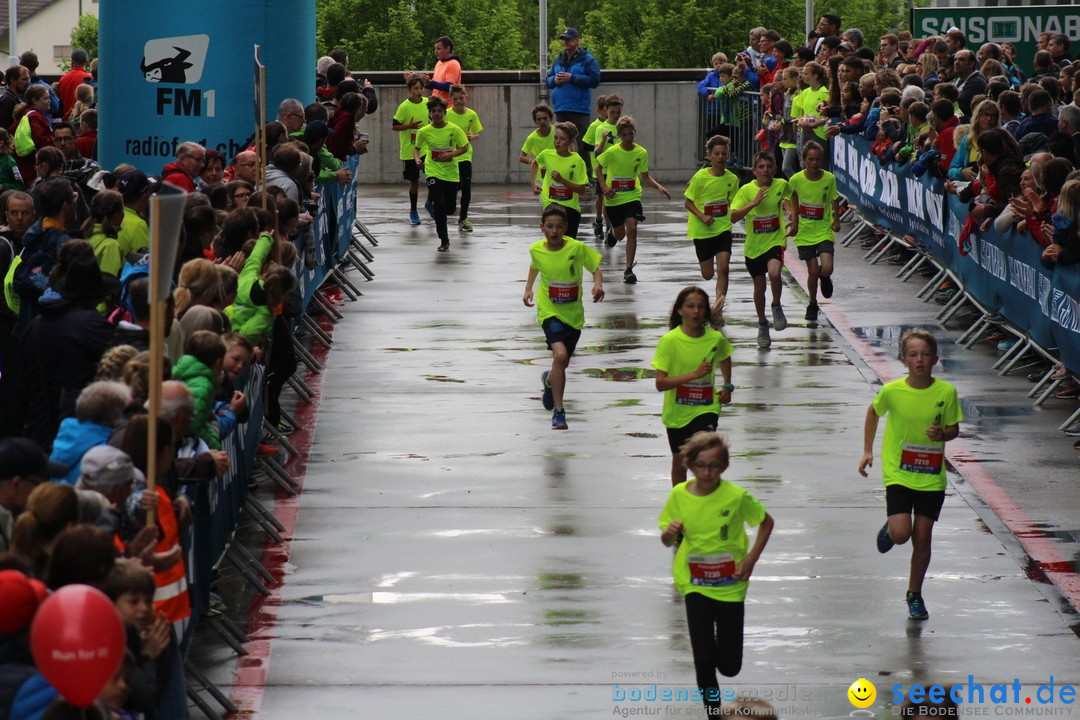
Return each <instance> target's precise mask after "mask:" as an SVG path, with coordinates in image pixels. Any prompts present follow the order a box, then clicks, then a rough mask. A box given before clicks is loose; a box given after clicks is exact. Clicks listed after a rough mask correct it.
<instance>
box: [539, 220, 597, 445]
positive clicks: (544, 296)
mask: <svg viewBox="0 0 1080 720" xmlns="http://www.w3.org/2000/svg"><path fill="white" fill-rule="evenodd" d="M540 229H541V230H542V231H543V232H544V239H543V240H537V241H536V242H535V243H533V244H532V247H530V248H529V255H530V257H531V258H532V261H531V263H530V264H529V277H528V278H527V279H526V280H525V295H524V297H522V301H523V302H524V303H525V306H526V307H532V306H533V300H534V297H533V283H534V282H536V277H537V276H538V275H539V276H540V295H539V296H537V297H536V298H535V300H536V303H535V304H536V316H537V319H538V320H539V321H540V327H542V328H543V329H544V337H545V339H546V340H547V346H548V347H549V348H550V349H551V370H545V371H544V372H543V374H542V375H541V376H540V378H541V381H542V382H543V390H544V398H543V402H544V409H545V410H552V411H553V413H552V415H551V429H552V430H565V429H566V428H567V425H566V410H565V409H564V408H563V391H564V390H565V389H566V368H567V366H568V365H569V364H570V358H571V356H573V354H574V348H576V347H577V343H578V338H580V337H581V328H582V326H584V325H585V308H584V307H583V305H582V303H581V272H582V270H586V271H588V272H590V273H592V276H593V287H592V298H593V302H600V301H601V300H603V299H604V277H603V274H602V273H601V272H600V260H601V259H602V258H601V257H600V253H598V252H596V251H595V250H593V249H592V248H591V247H588V246H587V245H585V244H584V243H582V242H580V241H578V240H575V239H573V238H568V237H566V210H565V209H564V208H563V206H562V205H556V204H551V205H548V206H547V207H546V208H544V213H543V215H542V216H541V218H540Z"/></svg>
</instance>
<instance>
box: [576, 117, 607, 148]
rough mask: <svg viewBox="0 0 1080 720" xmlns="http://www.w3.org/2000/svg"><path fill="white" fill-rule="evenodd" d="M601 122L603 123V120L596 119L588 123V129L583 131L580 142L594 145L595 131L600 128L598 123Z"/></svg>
mask: <svg viewBox="0 0 1080 720" xmlns="http://www.w3.org/2000/svg"><path fill="white" fill-rule="evenodd" d="M602 122H604V118H596V119H595V120H593V121H592V122H591V123H589V127H587V128H586V129H585V137H583V138H581V141H582V142H583V143H585V144H586V145H595V144H596V129H597V128H598V127H600V123H602Z"/></svg>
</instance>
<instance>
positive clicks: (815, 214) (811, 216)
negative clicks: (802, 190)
mask: <svg viewBox="0 0 1080 720" xmlns="http://www.w3.org/2000/svg"><path fill="white" fill-rule="evenodd" d="M799 217H800V218H802V219H803V220H824V219H825V206H824V205H814V204H812V203H803V202H801V203H799Z"/></svg>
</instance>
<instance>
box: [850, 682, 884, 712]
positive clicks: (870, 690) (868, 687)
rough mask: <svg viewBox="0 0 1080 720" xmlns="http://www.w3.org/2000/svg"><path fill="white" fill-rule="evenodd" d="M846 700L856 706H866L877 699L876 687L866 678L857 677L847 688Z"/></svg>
mask: <svg viewBox="0 0 1080 720" xmlns="http://www.w3.org/2000/svg"><path fill="white" fill-rule="evenodd" d="M847 697H848V700H850V701H851V704H852V705H854V706H855V707H857V708H868V707H870V706H871V705H873V704H874V700H875V699H877V688H875V687H874V684H873V683H871V682H870V681H869V680H867V679H866V678H859V679H858V680H856V681H855V682H853V683H851V687H849V688H848V689H847Z"/></svg>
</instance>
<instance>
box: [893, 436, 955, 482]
mask: <svg viewBox="0 0 1080 720" xmlns="http://www.w3.org/2000/svg"><path fill="white" fill-rule="evenodd" d="M944 457H945V450H944V448H941V447H938V446H937V445H916V444H914V443H905V444H904V447H903V448H902V449H901V450H900V469H901V470H907V471H908V472H913V473H919V474H920V475H940V474H941V463H942V460H943V459H944Z"/></svg>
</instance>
